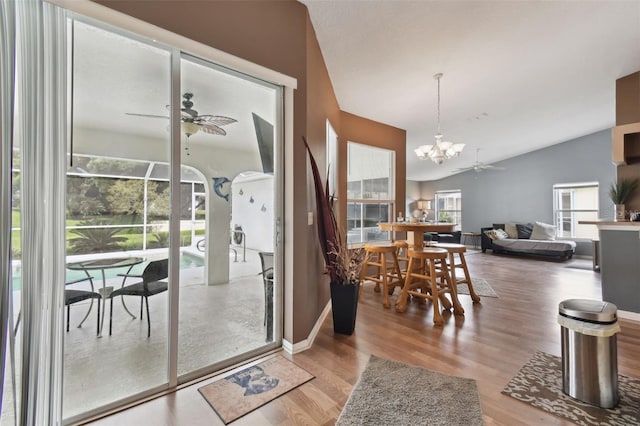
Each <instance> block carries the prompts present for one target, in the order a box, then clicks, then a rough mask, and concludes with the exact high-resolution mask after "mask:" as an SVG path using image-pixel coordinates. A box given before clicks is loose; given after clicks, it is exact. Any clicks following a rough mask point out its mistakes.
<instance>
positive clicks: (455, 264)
mask: <svg viewBox="0 0 640 426" xmlns="http://www.w3.org/2000/svg"><path fill="white" fill-rule="evenodd" d="M435 246H436V247H440V248H443V249H445V250H447V252H449V271H450V273H451V281H453V282H454V283H456V284H466V285H467V287H468V288H469V295H470V296H471V300H473V301H474V302H479V301H480V296H478V295H477V294H476V292H475V291H474V290H473V283H472V282H471V275H470V274H469V268H467V261H466V260H465V258H464V254H465V252H466V251H467V247H466V246H465V245H464V244H454V243H436V245H435ZM456 254H457V255H458V261H456ZM457 268H460V269H462V272H463V274H464V278H460V279H458V278H457V277H456V269H457Z"/></svg>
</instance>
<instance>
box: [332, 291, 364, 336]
mask: <svg viewBox="0 0 640 426" xmlns="http://www.w3.org/2000/svg"><path fill="white" fill-rule="evenodd" d="M359 291H360V286H359V285H357V284H356V285H344V284H340V283H331V311H332V312H333V332H334V333H338V334H347V335H351V334H353V330H354V329H355V327H356V312H357V310H358V292H359Z"/></svg>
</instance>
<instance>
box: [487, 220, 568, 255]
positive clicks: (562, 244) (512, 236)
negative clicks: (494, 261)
mask: <svg viewBox="0 0 640 426" xmlns="http://www.w3.org/2000/svg"><path fill="white" fill-rule="evenodd" d="M480 238H481V248H482V252H483V253H486V251H487V249H491V251H492V252H493V253H503V254H516V255H527V256H534V257H540V258H547V259H554V260H568V259H571V257H572V256H573V254H574V253H575V250H576V242H575V241H571V240H556V239H555V227H554V226H553V225H549V224H545V223H542V222H535V223H506V224H495V223H494V224H493V226H492V227H485V228H481V229H480Z"/></svg>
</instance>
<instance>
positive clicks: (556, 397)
mask: <svg viewBox="0 0 640 426" xmlns="http://www.w3.org/2000/svg"><path fill="white" fill-rule="evenodd" d="M502 393H504V394H507V395H509V396H510V397H512V398H515V399H517V400H520V401H522V402H526V403H527V404H530V405H532V406H534V407H536V408H540V409H542V410H544V411H547V412H549V413H553V414H555V415H556V416H559V417H564V418H566V419H569V420H571V421H572V422H574V423H576V424H579V425H589V426H591V425H639V424H640V379H634V378H631V377H627V376H623V375H621V374H620V375H618V393H619V395H620V404H618V406H617V407H616V408H614V409H605V408H599V407H596V406H593V405H589V404H585V403H584V402H580V401H578V400H577V399H573V398H571V397H570V396H568V395H566V394H565V393H564V392H563V391H562V359H561V358H560V357H558V356H555V355H550V354H547V353H544V352H536V353H535V354H534V355H533V358H531V360H529V362H527V363H526V364H525V365H524V367H522V368H521V369H520V371H519V372H518V374H516V376H515V377H514V378H513V379H511V381H510V382H509V384H508V385H507V387H506V388H505V389H504V390H503V391H502Z"/></svg>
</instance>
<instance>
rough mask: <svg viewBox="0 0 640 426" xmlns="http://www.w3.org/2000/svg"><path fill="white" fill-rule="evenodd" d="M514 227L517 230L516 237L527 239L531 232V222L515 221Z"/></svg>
mask: <svg viewBox="0 0 640 426" xmlns="http://www.w3.org/2000/svg"><path fill="white" fill-rule="evenodd" d="M516 229H517V230H518V238H519V239H523V240H528V239H529V238H530V237H531V233H532V232H533V224H532V223H516Z"/></svg>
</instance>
